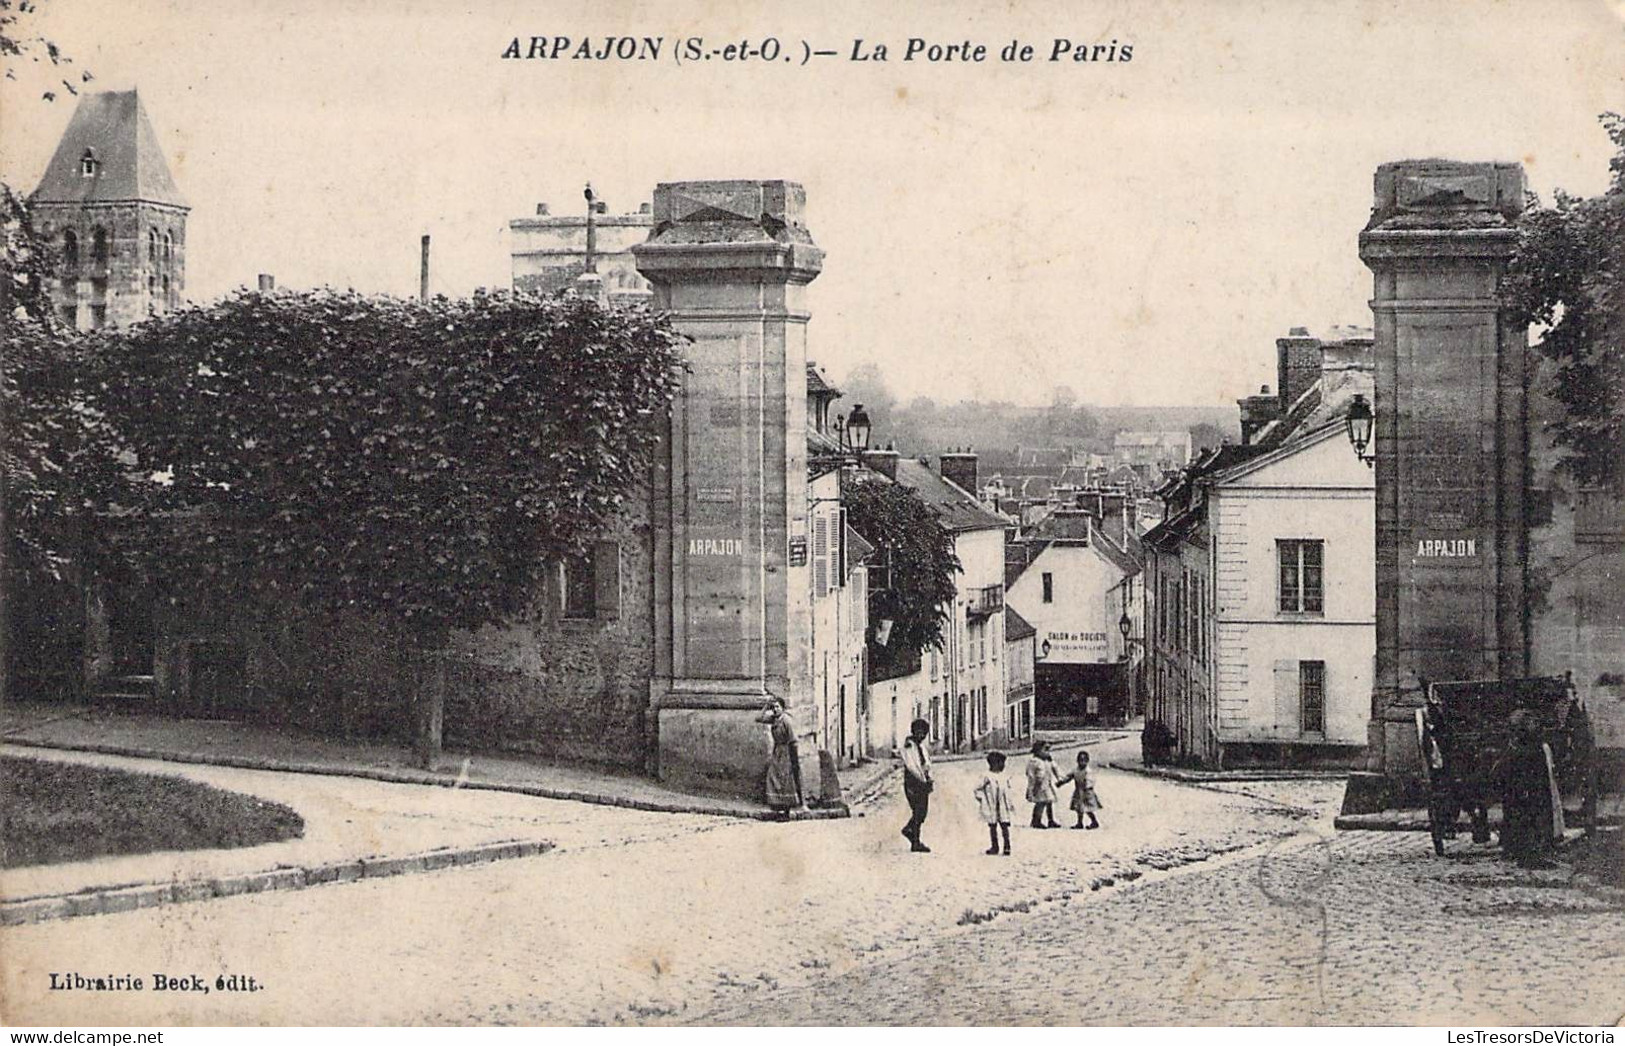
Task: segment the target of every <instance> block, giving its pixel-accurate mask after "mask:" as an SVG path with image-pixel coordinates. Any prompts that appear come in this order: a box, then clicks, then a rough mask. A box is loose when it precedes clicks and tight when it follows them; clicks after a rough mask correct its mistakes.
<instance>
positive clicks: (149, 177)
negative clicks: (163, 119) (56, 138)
mask: <svg viewBox="0 0 1625 1046" xmlns="http://www.w3.org/2000/svg"><path fill="white" fill-rule="evenodd" d="M29 203H30V205H31V207H32V209H33V213H34V223H35V228H36V229H38V230H39V232H40V235H41V236H43V237H44V238H45V239H46V240H47V242H49V243H51V244H52V246H54V247H55V248H56V250H57V272H56V278H55V279H54V280H52V281H51V285H50V292H51V301H52V303H53V305H54V307H55V309H56V314H57V318H58V319H60V320H61V321H62V322H63V323H64V324H67V325H70V326H74V327H77V328H79V329H80V330H93V329H96V328H98V327H109V326H110V327H124V326H128V325H130V324H132V323H137V322H139V321H140V320H143V319H145V318H146V317H147V316H149V315H154V314H156V313H161V312H167V311H169V310H170V309H173V308H175V307H177V306H178V305H179V304H180V301H181V294H182V291H183V290H184V289H185V287H186V214H187V212H188V211H189V210H190V209H191V208H189V207H188V206H187V205H186V201H185V200H184V199H183V198H182V197H181V193H180V190H179V189H177V188H176V187H175V180H174V178H173V177H171V176H170V173H169V164H168V163H167V162H166V161H165V160H164V153H163V150H162V149H161V148H159V146H158V137H157V135H156V134H154V133H153V130H152V124H151V123H150V122H149V121H148V120H147V113H146V110H145V109H143V108H142V107H141V99H140V98H139V97H138V96H137V95H136V92H134V91H103V92H99V93H96V94H87V95H85V96H83V97H82V98H80V100H79V108H78V109H76V110H75V111H74V114H73V119H72V120H71V121H69V123H68V129H67V130H66V131H64V132H63V134H62V141H61V142H60V143H58V144H57V147H56V153H55V155H53V156H52V157H51V163H50V166H48V167H47V168H46V169H45V176H44V177H43V178H41V179H40V184H39V188H37V189H35V190H34V193H33V195H32V196H30V197H29Z"/></svg>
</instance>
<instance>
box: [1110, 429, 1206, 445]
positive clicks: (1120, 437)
mask: <svg viewBox="0 0 1625 1046" xmlns="http://www.w3.org/2000/svg"><path fill="white" fill-rule="evenodd" d="M1190 438H1191V434H1190V433H1189V432H1177V431H1172V430H1169V431H1164V432H1119V433H1118V434H1117V435H1115V436H1113V437H1112V446H1114V447H1164V446H1167V447H1177V446H1183V445H1184V444H1186V443H1188V442H1190Z"/></svg>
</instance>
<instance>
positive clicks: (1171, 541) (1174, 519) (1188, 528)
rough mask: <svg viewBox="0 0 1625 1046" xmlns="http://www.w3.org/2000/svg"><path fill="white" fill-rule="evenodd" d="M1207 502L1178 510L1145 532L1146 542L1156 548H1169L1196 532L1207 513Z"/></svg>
mask: <svg viewBox="0 0 1625 1046" xmlns="http://www.w3.org/2000/svg"><path fill="white" fill-rule="evenodd" d="M1206 508H1207V506H1206V504H1205V503H1204V504H1201V505H1198V506H1196V507H1195V508H1188V509H1186V510H1185V511H1183V512H1177V513H1175V514H1174V515H1172V516H1169V517H1168V518H1167V519H1165V520H1163V521H1162V522H1161V523H1158V524H1157V525H1156V526H1154V527H1152V528H1151V529H1150V530H1148V531H1146V533H1145V543H1146V544H1147V545H1150V546H1152V547H1154V548H1168V547H1170V546H1172V545H1176V544H1178V543H1179V542H1180V541H1182V540H1184V539H1185V538H1187V537H1190V535H1191V534H1193V533H1195V531H1196V528H1197V527H1198V526H1200V525H1201V523H1202V519H1203V517H1204V516H1205V515H1206Z"/></svg>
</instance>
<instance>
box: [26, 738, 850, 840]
mask: <svg viewBox="0 0 1625 1046" xmlns="http://www.w3.org/2000/svg"><path fill="white" fill-rule="evenodd" d="M3 743H4V744H8V745H17V746H19V747H22V748H43V749H49V750H52V751H59V752H93V753H95V754H97V755H118V756H125V757H127V758H131V759H153V760H157V761H159V762H164V763H186V764H191V765H197V766H226V767H231V768H232V769H236V770H269V771H272V772H275V773H285V774H317V775H320V776H323V777H359V778H365V779H367V780H371V781H383V782H385V783H386V784H414V785H435V786H438V787H440V788H462V789H466V790H469V791H476V792H512V793H514V794H516V795H530V796H535V797H536V798H538V799H564V800H568V801H571V802H577V803H591V804H593V805H595V806H616V807H621V808H623V809H627V810H646V811H649V812H651V813H666V814H704V815H706V816H709V817H734V818H739V819H742V820H754V821H782V820H784V819H785V818H784V815H783V814H781V813H779V812H777V811H775V810H771V809H769V808H767V807H765V806H763V807H760V808H756V807H747V808H745V809H734V808H730V807H723V806H721V805H719V804H717V803H707V802H706V801H705V800H703V799H700V798H697V797H696V798H695V799H694V800H693V801H691V802H689V801H681V800H665V799H638V798H634V797H632V796H624V795H611V794H609V793H607V792H584V791H581V790H579V789H573V788H551V787H548V786H546V785H528V784H519V783H513V784H508V783H504V782H501V781H465V780H463V779H461V778H460V777H458V776H456V775H454V774H449V773H440V772H437V771H431V770H394V769H389V768H387V767H372V766H343V765H334V764H330V763H301V762H295V761H289V760H283V759H262V758H259V757H257V756H237V755H225V754H215V753H212V752H176V751H171V750H168V749H161V748H142V747H140V746H137V745H104V744H95V743H74V744H68V743H65V742H60V741H49V740H44V739H36V738H28V737H6V738H4V740H3ZM850 816H851V811H850V810H848V809H847V807H846V805H845V804H844V803H840V804H837V805H834V806H829V807H815V808H812V809H808V810H797V811H794V812H792V813H791V815H790V820H792V821H823V820H835V819H838V818H842V817H850Z"/></svg>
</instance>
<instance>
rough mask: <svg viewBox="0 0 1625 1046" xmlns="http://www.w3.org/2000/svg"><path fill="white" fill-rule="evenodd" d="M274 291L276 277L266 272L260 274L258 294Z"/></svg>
mask: <svg viewBox="0 0 1625 1046" xmlns="http://www.w3.org/2000/svg"><path fill="white" fill-rule="evenodd" d="M274 290H276V277H275V276H272V275H271V274H270V273H268V272H262V273H260V293H261V294H270V293H271V292H272V291H274Z"/></svg>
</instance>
